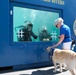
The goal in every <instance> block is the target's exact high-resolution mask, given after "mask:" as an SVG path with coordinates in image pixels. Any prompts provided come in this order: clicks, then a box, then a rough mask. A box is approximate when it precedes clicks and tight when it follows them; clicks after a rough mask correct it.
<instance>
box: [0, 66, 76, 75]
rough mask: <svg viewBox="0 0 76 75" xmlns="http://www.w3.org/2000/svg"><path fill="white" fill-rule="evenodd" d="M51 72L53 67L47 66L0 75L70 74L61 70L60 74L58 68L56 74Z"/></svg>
mask: <svg viewBox="0 0 76 75" xmlns="http://www.w3.org/2000/svg"><path fill="white" fill-rule="evenodd" d="M53 70H54V66H49V67H43V68H36V69H29V70H20V71H4V72H0V75H71V74H70V72H69V71H66V70H63V72H62V73H61V72H60V69H59V68H57V72H56V73H54V72H53ZM75 72H76V71H75Z"/></svg>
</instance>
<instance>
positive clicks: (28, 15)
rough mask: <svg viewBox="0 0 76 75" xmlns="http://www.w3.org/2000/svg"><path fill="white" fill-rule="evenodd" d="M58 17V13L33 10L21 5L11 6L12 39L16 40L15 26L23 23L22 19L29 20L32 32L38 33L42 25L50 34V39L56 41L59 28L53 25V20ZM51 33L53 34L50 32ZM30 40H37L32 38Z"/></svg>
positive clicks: (37, 40)
mask: <svg viewBox="0 0 76 75" xmlns="http://www.w3.org/2000/svg"><path fill="white" fill-rule="evenodd" d="M58 17H59V13H55V12H48V11H41V10H34V9H28V8H22V7H14V8H13V41H14V42H17V34H16V33H17V31H18V30H19V29H17V30H15V27H17V26H21V25H24V21H30V22H31V23H32V24H33V32H34V33H35V34H36V35H38V34H39V31H40V30H41V28H42V27H46V28H47V30H48V32H49V33H50V34H51V36H52V41H58V38H56V37H57V36H58V35H59V30H58V29H57V28H56V27H55V26H54V21H55V19H57V18H58ZM52 33H53V34H52ZM32 41H36V42H39V38H37V39H36V40H35V39H33V38H32Z"/></svg>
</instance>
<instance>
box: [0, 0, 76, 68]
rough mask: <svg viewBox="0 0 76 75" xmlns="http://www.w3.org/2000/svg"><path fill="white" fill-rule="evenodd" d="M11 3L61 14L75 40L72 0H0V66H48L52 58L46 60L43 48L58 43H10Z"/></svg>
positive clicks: (11, 38) (75, 17)
mask: <svg viewBox="0 0 76 75" xmlns="http://www.w3.org/2000/svg"><path fill="white" fill-rule="evenodd" d="M14 6H18V7H23V8H31V9H37V10H43V11H49V12H58V13H59V17H62V18H63V19H64V23H65V24H67V25H68V26H69V27H70V28H71V32H72V39H74V40H76V35H75V34H74V31H73V24H74V22H75V20H76V7H75V6H76V1H75V0H69V1H68V0H29V1H28V0H5V1H4V0H2V1H0V9H1V10H0V17H1V19H0V67H7V66H17V65H26V66H25V67H26V68H28V67H32V68H33V67H34V65H35V66H36V67H38V66H48V65H50V64H51V63H52V61H51V62H50V61H49V58H48V53H47V51H46V48H47V47H48V46H49V45H53V44H55V43H56V42H57V41H52V42H22V43H21V42H13V15H11V13H12V12H13V7H14ZM43 18H44V17H43ZM60 46H61V45H60ZM60 46H59V48H60ZM74 51H76V47H75V48H74ZM33 64H34V65H33ZM27 65H28V66H27Z"/></svg>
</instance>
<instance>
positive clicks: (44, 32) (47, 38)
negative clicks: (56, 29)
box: [39, 27, 52, 42]
mask: <svg viewBox="0 0 76 75" xmlns="http://www.w3.org/2000/svg"><path fill="white" fill-rule="evenodd" d="M39 40H40V41H46V42H47V41H50V40H52V37H51V35H50V33H48V31H47V28H46V27H43V28H42V29H41V31H40V32H39Z"/></svg>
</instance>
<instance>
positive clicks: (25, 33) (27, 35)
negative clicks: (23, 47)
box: [16, 21, 37, 41]
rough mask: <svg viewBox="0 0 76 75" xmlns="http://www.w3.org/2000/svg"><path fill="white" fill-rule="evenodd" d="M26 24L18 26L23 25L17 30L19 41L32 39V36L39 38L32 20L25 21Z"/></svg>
mask: <svg viewBox="0 0 76 75" xmlns="http://www.w3.org/2000/svg"><path fill="white" fill-rule="evenodd" d="M24 24H25V25H24V26H18V27H21V29H20V30H19V31H18V32H17V38H18V41H32V38H31V36H32V37H33V38H34V39H37V35H35V34H34V32H33V31H32V29H33V24H32V23H31V22H30V21H25V22H24ZM18 27H16V28H18Z"/></svg>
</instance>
